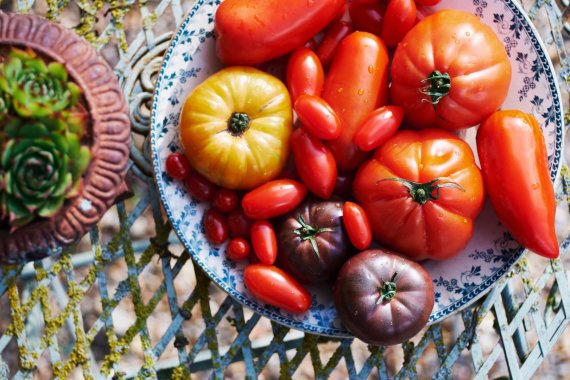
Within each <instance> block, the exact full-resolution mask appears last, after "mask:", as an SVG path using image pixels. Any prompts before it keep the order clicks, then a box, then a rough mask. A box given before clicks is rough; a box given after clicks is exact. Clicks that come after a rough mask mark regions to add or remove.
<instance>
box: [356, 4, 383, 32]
mask: <svg viewBox="0 0 570 380" xmlns="http://www.w3.org/2000/svg"><path fill="white" fill-rule="evenodd" d="M385 12H386V4H384V2H383V1H375V2H372V3H355V2H354V1H353V2H352V3H351V4H350V5H349V7H348V13H349V14H350V20H351V21H352V25H353V26H354V29H356V30H360V31H362V32H369V33H372V34H375V35H377V36H380V33H381V31H382V20H383V19H384V13H385Z"/></svg>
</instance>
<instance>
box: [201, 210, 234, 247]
mask: <svg viewBox="0 0 570 380" xmlns="http://www.w3.org/2000/svg"><path fill="white" fill-rule="evenodd" d="M204 232H205V233H206V238H207V239H208V241H209V242H210V243H213V244H222V243H223V242H225V241H226V240H227V239H228V235H229V230H228V223H227V222H226V218H225V217H224V215H223V214H222V213H221V212H219V211H218V210H216V209H213V208H211V209H209V210H208V211H206V214H205V215H204Z"/></svg>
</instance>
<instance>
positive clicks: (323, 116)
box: [294, 95, 340, 140]
mask: <svg viewBox="0 0 570 380" xmlns="http://www.w3.org/2000/svg"><path fill="white" fill-rule="evenodd" d="M294 109H295V112H297V116H298V117H299V120H301V123H302V124H303V128H305V130H306V131H307V132H309V133H310V134H312V135H313V136H315V137H318V138H320V139H323V140H332V139H336V138H337V137H338V136H340V119H339V117H338V115H337V114H336V112H334V110H333V109H332V108H331V106H329V105H328V104H327V102H325V101H324V100H323V98H320V97H317V96H310V95H301V96H300V97H299V98H298V99H297V101H296V102H295V107H294Z"/></svg>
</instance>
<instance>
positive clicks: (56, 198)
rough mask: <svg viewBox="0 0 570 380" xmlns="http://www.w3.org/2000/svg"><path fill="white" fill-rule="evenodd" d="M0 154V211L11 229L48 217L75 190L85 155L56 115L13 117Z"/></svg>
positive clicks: (86, 154)
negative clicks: (54, 117) (36, 118)
mask: <svg viewBox="0 0 570 380" xmlns="http://www.w3.org/2000/svg"><path fill="white" fill-rule="evenodd" d="M4 132H5V137H6V141H7V142H6V144H5V148H4V151H3V153H2V155H1V157H0V166H1V168H2V169H0V170H3V173H2V172H1V171H0V176H1V177H0V214H1V215H2V216H3V217H8V222H9V224H10V226H11V227H12V229H15V228H18V227H21V226H23V225H25V224H27V223H29V222H31V221H32V220H34V219H35V218H37V217H45V218H49V217H51V216H53V215H54V214H55V213H57V212H58V211H59V209H60V208H61V207H62V206H63V204H64V201H65V199H67V198H70V197H73V196H75V195H76V194H77V190H78V189H79V187H80V186H81V181H80V178H81V175H82V174H83V172H84V171H85V169H86V168H87V166H88V164H89V160H90V158H91V155H90V151H89V149H88V148H87V147H84V146H83V147H82V146H81V144H80V139H79V136H78V135H77V134H75V133H73V132H70V131H69V130H68V128H67V126H66V125H65V123H64V122H62V121H61V120H55V119H38V120H25V119H13V120H11V121H9V122H8V123H7V124H6V125H5V130H4Z"/></svg>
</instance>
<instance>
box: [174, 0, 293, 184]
mask: <svg viewBox="0 0 570 380" xmlns="http://www.w3.org/2000/svg"><path fill="white" fill-rule="evenodd" d="M224 4H225V3H224ZM292 128H293V113H292V109H291V101H290V99H289V94H288V92H287V88H285V85H284V84H283V83H281V81H279V80H278V79H277V78H275V77H273V76H271V75H269V74H266V73H264V72H262V71H259V70H257V69H254V68H251V67H229V68H225V69H223V70H221V71H219V72H217V73H216V74H214V75H212V76H210V77H209V78H208V79H206V80H205V81H204V82H202V83H201V84H200V85H198V86H197V87H196V88H195V89H194V90H193V91H192V93H191V94H190V96H188V98H186V101H185V103H184V108H183V109H182V115H181V118H180V140H181V142H182V145H183V146H184V151H185V154H186V157H188V159H189V160H190V163H191V164H192V167H193V168H194V169H195V170H196V171H198V172H200V174H202V175H203V176H205V177H206V178H208V179H209V180H210V181H212V182H213V183H215V184H217V185H220V186H222V187H225V188H228V189H242V190H248V189H252V188H254V187H256V186H259V185H260V184H262V183H265V182H267V181H268V180H271V179H273V178H276V177H277V176H278V175H279V173H280V172H281V169H282V168H283V166H284V165H285V161H286V160H287V155H288V153H289V138H290V135H291V131H292Z"/></svg>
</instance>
